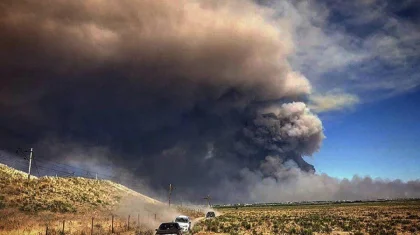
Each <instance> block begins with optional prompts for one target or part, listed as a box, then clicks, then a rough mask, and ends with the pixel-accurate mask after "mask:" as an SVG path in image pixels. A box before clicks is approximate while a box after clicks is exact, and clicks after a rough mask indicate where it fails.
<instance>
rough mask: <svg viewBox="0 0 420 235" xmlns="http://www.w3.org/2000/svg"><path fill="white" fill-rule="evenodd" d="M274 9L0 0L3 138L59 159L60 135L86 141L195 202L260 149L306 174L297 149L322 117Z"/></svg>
mask: <svg viewBox="0 0 420 235" xmlns="http://www.w3.org/2000/svg"><path fill="white" fill-rule="evenodd" d="M273 16H274V13H273V12H272V11H271V10H270V9H268V8H264V7H262V6H259V5H256V4H255V3H253V2H249V1H228V2H226V1H219V0H216V1H210V0H202V1H198V0H181V1H171V0H165V1H155V0H121V1H115V2H112V1H111V2H110V1H98V0H83V1H82V0H61V1H52V2H51V1H48V2H32V1H26V0H8V1H6V2H3V3H2V4H1V5H0V32H1V34H2V36H1V40H0V63H1V64H2V66H1V67H0V74H1V77H0V88H1V91H2V92H1V93H0V112H1V113H2V115H1V119H0V130H1V132H0V133H2V134H1V136H0V138H1V147H2V148H5V149H9V150H14V149H15V148H16V147H25V146H30V147H34V148H35V149H36V152H37V154H38V155H45V156H49V157H55V158H58V159H68V158H69V156H70V155H69V154H67V155H66V152H67V153H68V150H67V148H65V147H64V148H62V149H63V152H64V153H58V152H60V150H57V146H61V143H64V145H66V143H71V144H72V145H73V144H74V143H78V144H79V145H80V146H81V148H82V149H92V148H93V149H95V148H97V147H98V148H99V149H101V150H103V152H104V153H106V159H107V162H108V163H109V164H114V165H116V166H120V167H124V168H125V169H128V170H129V171H131V173H133V174H135V175H137V176H139V177H141V178H142V179H144V180H148V181H147V182H149V184H150V185H151V186H152V187H154V188H161V187H163V186H165V185H167V184H169V183H173V184H176V185H177V189H178V191H179V193H180V194H181V193H182V194H184V195H185V197H186V198H200V200H201V198H202V197H201V196H197V195H204V193H206V194H207V193H209V192H210V190H211V189H212V188H213V187H217V186H218V185H219V181H220V179H222V178H227V179H236V178H238V177H239V178H243V177H244V175H241V173H240V172H241V171H240V170H241V169H244V168H248V169H250V170H251V172H252V171H253V170H254V169H257V168H258V166H259V164H260V161H261V160H262V159H264V158H265V157H266V156H268V155H272V156H275V157H276V158H278V159H280V160H279V161H281V162H282V164H283V163H284V162H289V163H293V164H297V166H298V167H299V168H300V169H301V170H303V171H305V172H313V171H314V167H313V166H311V165H309V164H308V163H306V162H305V161H304V160H303V158H302V155H311V154H312V153H314V152H315V151H317V150H318V148H319V147H320V145H321V142H322V139H323V137H324V136H323V133H322V124H321V121H320V120H319V119H318V118H317V117H316V116H315V115H313V114H311V112H310V111H309V110H308V109H307V108H306V105H305V103H304V102H305V100H306V99H307V95H308V94H310V91H311V86H310V84H309V82H308V80H307V79H306V78H305V77H304V76H303V75H301V74H300V73H299V72H298V71H294V70H292V69H291V66H290V65H289V63H288V57H289V56H290V55H291V54H292V53H293V49H294V48H293V40H292V36H291V33H290V32H289V27H288V25H289V24H288V22H287V21H286V20H282V19H280V20H278V19H276V20H273V19H274V17H273ZM45 143H54V146H52V147H47V146H46V144H45ZM57 143H60V144H57ZM78 148H79V147H78ZM57 151H58V152H57ZM72 152H74V151H72ZM76 152H78V151H76ZM88 152H89V151H88ZM89 156H91V155H88V157H89ZM71 158H72V159H73V157H71ZM79 159H83V157H81V158H79ZM56 160H57V159H56ZM79 162H80V161H79ZM93 162H95V161H93ZM305 174H306V173H305ZM221 199H223V197H221Z"/></svg>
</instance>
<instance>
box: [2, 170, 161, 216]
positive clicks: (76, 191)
mask: <svg viewBox="0 0 420 235" xmlns="http://www.w3.org/2000/svg"><path fill="white" fill-rule="evenodd" d="M27 177H28V176H27V174H26V173H24V172H21V171H18V170H15V169H13V168H10V167H7V166H6V165H3V164H0V188H1V189H2V190H1V191H0V208H18V209H19V210H21V211H29V212H37V211H52V212H85V211H89V210H92V209H94V210H113V209H115V208H116V207H117V206H118V205H119V204H120V203H121V200H122V199H123V198H125V197H127V196H130V197H133V199H132V200H136V201H137V202H140V203H146V204H150V205H161V204H162V203H161V202H159V201H157V200H155V199H153V198H150V197H147V196H145V195H142V194H140V193H137V192H135V191H133V190H131V189H128V188H127V187H125V186H122V185H119V184H116V183H113V182H111V181H108V180H94V179H86V178H80V177H72V178H61V177H41V178H37V177H34V176H31V180H30V181H29V182H28V180H27Z"/></svg>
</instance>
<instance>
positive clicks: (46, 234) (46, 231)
mask: <svg viewBox="0 0 420 235" xmlns="http://www.w3.org/2000/svg"><path fill="white" fill-rule="evenodd" d="M45 235H48V224H47V228H46V229H45Z"/></svg>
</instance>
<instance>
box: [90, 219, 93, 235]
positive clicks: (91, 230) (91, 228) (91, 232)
mask: <svg viewBox="0 0 420 235" xmlns="http://www.w3.org/2000/svg"><path fill="white" fill-rule="evenodd" d="M90 235H93V217H92V226H91V227H90Z"/></svg>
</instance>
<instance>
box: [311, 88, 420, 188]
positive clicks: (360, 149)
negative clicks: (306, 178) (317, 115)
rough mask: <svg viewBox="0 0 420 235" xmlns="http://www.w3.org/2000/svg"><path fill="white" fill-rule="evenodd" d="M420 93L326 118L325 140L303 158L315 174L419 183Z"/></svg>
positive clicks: (371, 104) (322, 116)
mask: <svg viewBox="0 0 420 235" xmlns="http://www.w3.org/2000/svg"><path fill="white" fill-rule="evenodd" d="M419 103H420V92H419V91H413V92H410V93H408V94H404V95H400V96H397V97H393V98H389V99H386V100H382V101H379V102H375V103H369V104H364V105H359V106H358V107H356V108H355V109H354V110H353V111H349V112H345V113H339V114H324V115H321V118H322V119H323V123H324V128H325V135H326V136H327V138H326V139H325V140H324V144H323V146H322V148H321V150H320V151H319V152H318V153H316V154H315V155H314V156H313V157H312V158H306V159H307V160H308V161H309V162H310V163H312V164H314V165H315V166H316V169H317V171H318V172H319V173H327V174H328V175H330V176H334V177H339V178H351V177H353V175H355V174H357V175H359V176H365V175H369V176H371V177H373V178H376V177H380V178H383V179H391V180H392V179H401V180H404V181H407V180H414V179H419V178H420V156H419V153H420V143H419V140H420V138H419V134H420V124H419V122H418V121H419V120H420V109H418V107H419V106H418V104H419Z"/></svg>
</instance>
